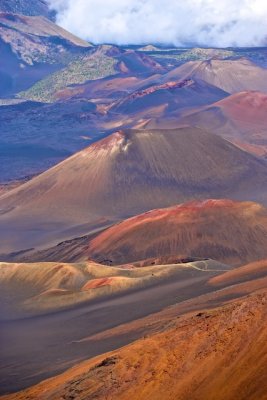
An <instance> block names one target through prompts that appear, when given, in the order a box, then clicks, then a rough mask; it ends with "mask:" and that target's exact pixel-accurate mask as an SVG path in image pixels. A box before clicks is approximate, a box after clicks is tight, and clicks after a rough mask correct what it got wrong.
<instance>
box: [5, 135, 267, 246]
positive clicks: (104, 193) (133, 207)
mask: <svg viewBox="0 0 267 400" xmlns="http://www.w3.org/2000/svg"><path fill="white" fill-rule="evenodd" d="M266 177H267V166H266V164H265V163H264V162H263V161H261V160H258V159H256V158H255V157H253V156H251V155H249V154H248V153H246V152H244V151H242V150H240V149H238V148H237V147H235V146H233V145H232V144H230V143H229V142H227V141H225V140H223V139H221V138H220V137H218V136H216V135H213V134H210V133H207V132H204V131H202V130H200V129H196V128H184V129H176V130H129V131H125V132H117V133H114V134H113V135H111V136H109V137H107V138H105V139H103V140H102V141H99V142H97V143H95V144H93V145H91V146H89V147H88V148H87V149H85V150H83V151H81V152H79V153H77V154H75V155H74V156H72V157H70V158H69V159H67V160H65V161H64V162H62V163H60V164H58V165H57V166H56V167H54V168H51V169H50V170H48V171H46V172H45V173H43V174H41V175H39V176H37V177H35V178H33V179H32V180H31V181H29V182H27V183H25V184H23V185H21V186H20V187H19V188H17V189H14V190H12V191H10V192H8V193H7V194H5V195H3V196H1V198H0V210H1V226H2V229H1V232H0V237H1V240H0V243H1V245H0V252H1V253H6V252H11V251H18V250H24V249H29V248H32V247H35V246H37V245H38V246H42V247H43V248H44V247H48V245H49V246H50V245H51V244H57V243H58V242H60V241H62V240H65V239H69V238H73V237H78V236H82V235H84V234H88V233H90V232H92V231H93V230H95V229H98V228H100V227H103V226H107V225H108V224H110V222H112V221H113V222H114V221H116V220H118V219H124V218H126V217H128V216H132V215H137V214H140V213H142V212H144V211H148V210H151V209H154V208H160V207H167V206H171V205H173V204H177V203H180V202H184V201H187V200H191V199H192V198H196V199H197V198H202V199H203V198H218V197H219V198H224V197H225V196H227V197H230V198H239V199H247V200H259V199H263V200H264V199H265V198H266V179H267V178H266ZM22 232H23V234H22Z"/></svg>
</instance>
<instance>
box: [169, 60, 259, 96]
mask: <svg viewBox="0 0 267 400" xmlns="http://www.w3.org/2000/svg"><path fill="white" fill-rule="evenodd" d="M174 76H175V77H177V76H179V77H181V78H183V79H185V78H191V79H200V80H202V81H205V82H207V83H209V84H210V85H213V86H217V87H218V88H220V89H222V90H224V91H225V92H228V93H237V92H241V91H244V90H260V91H262V92H264V93H267V79H266V78H267V70H266V69H265V68H261V67H259V66H257V65H256V64H254V63H252V62H251V61H249V60H247V59H245V58H242V59H238V60H208V61H190V62H188V63H186V64H183V65H182V66H181V67H178V68H176V69H174V70H173V71H171V72H170V73H169V74H168V77H169V78H171V77H174Z"/></svg>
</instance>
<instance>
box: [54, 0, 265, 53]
mask: <svg viewBox="0 0 267 400" xmlns="http://www.w3.org/2000/svg"><path fill="white" fill-rule="evenodd" d="M48 1H49V2H50V6H51V7H52V8H53V9H55V10H56V11H57V12H58V17H57V23H58V24H59V25H60V26H62V27H64V28H65V29H67V30H69V31H70V32H72V33H74V34H76V35H77V36H79V37H81V38H83V39H86V40H88V41H90V42H93V43H95V44H99V43H113V44H118V45H124V44H148V43H151V44H162V45H174V46H187V45H201V46H207V47H208V46H214V47H230V46H262V45H266V44H267V0H48Z"/></svg>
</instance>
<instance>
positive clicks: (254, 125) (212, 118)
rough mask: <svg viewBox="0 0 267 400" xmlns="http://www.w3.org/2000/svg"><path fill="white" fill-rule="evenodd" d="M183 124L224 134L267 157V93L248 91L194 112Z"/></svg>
mask: <svg viewBox="0 0 267 400" xmlns="http://www.w3.org/2000/svg"><path fill="white" fill-rule="evenodd" d="M180 123H184V124H190V125H193V126H198V127H200V128H202V129H207V130H209V131H210V132H214V133H216V134H219V135H221V136H222V137H224V138H225V139H227V140H229V141H231V142H232V143H235V144H237V145H238V146H240V147H241V148H243V149H244V150H246V151H248V152H250V153H252V154H256V155H258V156H262V157H266V156H267V95H265V94H264V93H261V92H253V91H246V92H241V93H237V94H234V95H232V96H229V97H227V98H226V99H223V100H221V101H219V102H217V103H214V104H212V105H211V106H208V107H203V108H202V109H200V110H197V111H195V112H191V113H189V114H188V115H186V116H185V117H184V118H182V119H181V120H180Z"/></svg>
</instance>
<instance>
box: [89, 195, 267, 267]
mask: <svg viewBox="0 0 267 400" xmlns="http://www.w3.org/2000/svg"><path fill="white" fill-rule="evenodd" d="M86 254H87V256H88V257H89V258H92V259H94V260H98V261H100V262H101V261H103V260H109V262H111V263H114V264H120V263H121V264H122V263H126V262H133V261H138V260H145V259H150V258H156V259H157V258H161V257H168V256H177V257H178V258H183V257H185V258H186V257H199V258H205V257H207V258H213V259H216V260H219V261H221V262H224V263H228V264H229V263H230V264H233V265H235V264H239V265H240V264H242V263H246V262H249V261H252V260H257V259H261V258H264V257H266V256H267V210H266V208H264V207H263V206H261V205H259V204H257V203H250V202H243V203H242V202H234V201H230V200H207V201H201V202H191V203H186V204H182V205H179V206H176V207H171V208H167V209H161V210H153V211H150V212H147V213H145V214H142V215H140V216H137V217H133V218H130V219H128V220H126V221H124V222H122V223H120V224H118V225H115V226H113V227H111V228H109V229H107V230H106V231H105V232H103V233H101V234H100V235H98V236H97V237H96V238H95V239H93V240H92V241H91V243H90V244H89V247H88V249H87V250H86Z"/></svg>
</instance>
